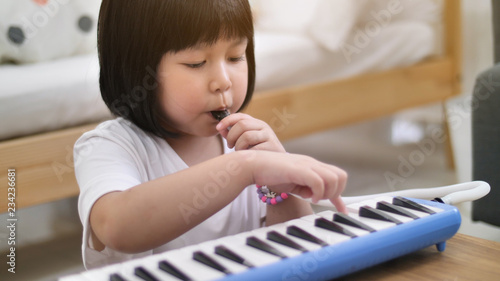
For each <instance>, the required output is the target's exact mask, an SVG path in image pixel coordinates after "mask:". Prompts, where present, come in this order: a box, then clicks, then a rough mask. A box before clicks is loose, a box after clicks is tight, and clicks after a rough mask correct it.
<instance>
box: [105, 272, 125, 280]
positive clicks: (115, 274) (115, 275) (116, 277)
mask: <svg viewBox="0 0 500 281" xmlns="http://www.w3.org/2000/svg"><path fill="white" fill-rule="evenodd" d="M109 281H127V280H126V279H125V278H123V277H122V276H121V275H120V274H118V273H113V274H111V275H110V276H109Z"/></svg>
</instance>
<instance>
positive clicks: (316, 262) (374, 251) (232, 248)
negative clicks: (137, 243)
mask: <svg viewBox="0 0 500 281" xmlns="http://www.w3.org/2000/svg"><path fill="white" fill-rule="evenodd" d="M348 211H349V214H348V215H344V214H342V213H336V212H333V211H324V212H320V213H316V214H314V215H309V216H305V217H302V218H299V219H295V220H291V221H288V222H285V223H281V224H278V225H273V226H269V227H263V228H260V229H256V230H253V231H250V232H244V233H240V234H237V235H233V236H227V237H223V238H220V239H217V240H213V241H208V242H204V243H201V244H198V245H192V246H188V247H184V248H181V249H178V250H172V251H168V252H165V253H160V254H156V255H153V256H149V257H146V258H142V259H137V260H132V261H127V262H124V263H120V264H115V265H110V266H107V267H103V268H100V269H95V270H90V271H86V272H83V273H80V274H78V275H72V276H67V277H64V278H62V279H60V281H77V280H87V281H88V280H91V281H97V280H106V281H108V280H111V281H115V280H130V281H144V280H148V281H149V280H251V281H255V280H329V279H333V278H337V277H341V276H344V275H347V274H349V273H352V272H355V271H358V270H361V269H364V268H367V267H370V266H373V265H376V264H379V263H382V262H385V261H388V260H391V259H394V258H396V257H399V256H402V255H405V254H408V253H411V252H414V251H417V250H419V249H422V248H426V247H428V246H431V245H436V246H437V249H438V250H439V251H444V249H445V243H446V240H447V239H449V238H451V237H452V236H453V235H455V233H456V232H457V231H458V228H459V227H460V222H461V218H460V213H459V212H458V210H457V209H456V208H455V207H453V206H450V205H445V204H442V203H438V202H433V201H427V200H420V199H408V198H403V197H381V198H377V199H374V200H369V201H363V202H360V203H356V204H351V205H348Z"/></svg>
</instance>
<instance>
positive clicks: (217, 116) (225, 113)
mask: <svg viewBox="0 0 500 281" xmlns="http://www.w3.org/2000/svg"><path fill="white" fill-rule="evenodd" d="M210 113H212V116H213V117H214V118H215V119H217V120H219V121H221V120H222V119H224V118H226V117H228V116H229V111H227V110H218V111H212V112H210Z"/></svg>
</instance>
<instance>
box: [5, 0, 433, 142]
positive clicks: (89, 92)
mask: <svg viewBox="0 0 500 281" xmlns="http://www.w3.org/2000/svg"><path fill="white" fill-rule="evenodd" d="M274 1H280V0H274ZM296 1H297V0H296ZM320 1H325V0H320ZM348 1H351V0H348ZM304 2H305V1H304ZM304 2H301V3H304ZM344 3H347V2H344ZM419 3H420V1H419ZM406 12H407V11H406ZM367 23H369V21H366V20H365V21H364V22H363V24H361V25H358V26H357V27H356V26H353V27H352V28H351V31H350V32H349V33H348V34H347V35H346V36H345V37H343V40H342V41H343V43H344V45H343V46H342V45H337V47H336V48H337V50H336V51H334V50H332V49H331V48H328V47H325V45H324V44H320V43H319V42H318V40H316V39H317V37H316V38H315V37H314V36H311V34H310V33H307V32H298V33H293V32H289V31H286V32H283V31H279V30H266V29H265V28H264V29H259V28H258V29H257V30H256V36H255V42H256V52H255V55H256V64H257V81H256V90H258V91H260V90H268V89H272V88H277V87H287V86H294V85H298V84H304V83H313V82H319V81H325V80H332V79H340V78H343V77H349V76H352V75H356V74H360V73H366V72H373V71H378V70H384V69H390V68H393V67H398V66H405V65H411V64H414V63H415V62H418V61H420V60H422V59H423V58H425V57H427V56H429V55H432V54H434V53H435V50H436V48H437V46H438V45H439V42H438V41H437V40H436V38H439V37H440V35H438V34H437V32H438V31H436V28H435V27H433V26H432V23H430V22H429V21H428V20H417V19H411V20H407V21H405V20H401V21H394V22H391V24H389V25H387V26H384V27H383V28H380V29H378V30H372V31H377V32H376V33H375V32H373V33H372V34H373V36H366V31H367V30H368V29H366V28H367V26H368V25H367ZM363 32H364V33H365V36H364V37H363V35H362V33H363ZM363 38H364V40H362V39H363ZM341 43H342V42H341ZM349 45H350V46H352V47H355V49H352V47H351V48H350V49H349V48H347V49H346V46H349ZM353 50H354V52H353ZM98 73H99V69H98V61H97V55H96V54H89V55H81V56H77V57H72V58H66V59H60V60H56V61H49V62H41V63H37V64H26V65H0V139H8V138H14V137H19V136H23V135H30V134H34V133H39V132H45V131H49V130H55V129H60V128H65V127H69V126H73V125H77V124H83V123H88V122H93V121H98V120H102V119H105V118H109V117H110V114H109V112H108V110H107V108H106V106H105V105H104V103H103V101H102V100H101V98H100V93H99V86H98Z"/></svg>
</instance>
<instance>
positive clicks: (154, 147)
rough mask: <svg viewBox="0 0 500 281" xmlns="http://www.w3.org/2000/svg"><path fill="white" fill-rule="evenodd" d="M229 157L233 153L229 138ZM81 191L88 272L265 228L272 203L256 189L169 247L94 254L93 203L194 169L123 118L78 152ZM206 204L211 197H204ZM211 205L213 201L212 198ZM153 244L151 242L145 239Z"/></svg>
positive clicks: (88, 136)
mask: <svg viewBox="0 0 500 281" xmlns="http://www.w3.org/2000/svg"><path fill="white" fill-rule="evenodd" d="M223 143H224V153H230V152H232V150H231V149H229V148H228V147H227V144H226V141H225V140H224V139H223ZM74 161H75V174H76V179H77V181H78V185H79V187H80V197H79V200H78V212H79V214H80V219H81V221H82V224H83V243H82V255H83V261H84V265H85V267H86V268H87V269H91V268H96V267H100V266H104V265H108V264H113V263H117V262H123V261H126V260H130V259H135V258H139V257H144V256H148V255H151V254H154V253H160V252H164V251H167V250H171V249H177V248H181V247H184V246H188V245H192V244H197V243H200V242H203V241H208V240H213V239H216V238H220V237H224V236H227V235H233V234H237V233H240V232H245V231H249V230H252V229H255V228H258V227H260V221H261V218H262V217H264V216H265V210H266V207H265V205H266V204H263V203H262V202H260V200H259V198H258V196H257V193H256V192H255V186H253V185H252V186H248V187H247V188H245V189H244V190H243V192H241V193H240V195H238V197H237V198H236V199H235V200H234V201H233V202H231V203H230V204H229V205H227V206H226V207H224V208H223V209H222V210H220V211H219V212H217V213H216V214H214V215H213V216H211V217H210V218H208V219H207V220H205V221H204V222H202V223H201V224H199V225H197V226H196V227H194V228H192V229H191V230H189V231H188V232H186V233H185V234H183V235H181V236H180V237H178V238H177V239H175V240H172V241H170V242H169V243H167V244H165V245H163V246H161V247H159V248H156V249H153V250H150V251H146V252H143V253H138V254H125V253H121V252H118V251H115V250H113V249H110V248H108V247H106V248H105V249H104V250H103V251H101V252H98V251H96V250H94V249H93V246H92V241H91V240H92V239H91V235H90V233H91V231H90V230H91V229H90V223H89V216H90V210H91V208H92V206H93V204H94V203H95V202H96V200H97V199H99V198H100V197H101V196H103V195H104V194H106V193H109V192H113V191H123V190H126V189H129V188H131V187H133V186H136V185H139V184H141V183H144V182H147V181H151V180H154V179H156V178H159V177H163V176H165V175H169V174H172V173H175V172H178V171H180V170H183V169H186V168H188V166H187V165H186V163H185V162H184V161H183V160H182V159H181V158H180V157H179V155H177V153H176V152H175V151H174V150H173V149H172V148H171V147H170V145H169V144H168V143H167V142H166V141H165V140H164V139H162V138H159V137H156V136H154V135H152V134H150V133H146V132H144V131H143V130H141V129H140V128H138V127H137V126H135V125H134V124H132V123H130V122H129V121H126V120H125V119H123V118H117V119H115V120H111V121H106V122H104V123H102V124H100V125H99V126H98V127H97V128H96V129H94V130H92V131H90V132H87V133H85V134H83V136H82V137H80V139H78V141H77V142H76V144H75V147H74ZM199 196H200V198H198V200H200V202H203V200H205V199H207V198H201V197H202V196H203V195H202V194H201V195H199ZM207 200H208V199H207ZM145 239H147V237H145Z"/></svg>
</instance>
